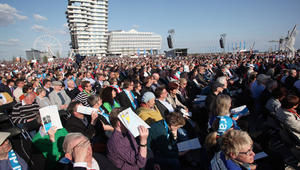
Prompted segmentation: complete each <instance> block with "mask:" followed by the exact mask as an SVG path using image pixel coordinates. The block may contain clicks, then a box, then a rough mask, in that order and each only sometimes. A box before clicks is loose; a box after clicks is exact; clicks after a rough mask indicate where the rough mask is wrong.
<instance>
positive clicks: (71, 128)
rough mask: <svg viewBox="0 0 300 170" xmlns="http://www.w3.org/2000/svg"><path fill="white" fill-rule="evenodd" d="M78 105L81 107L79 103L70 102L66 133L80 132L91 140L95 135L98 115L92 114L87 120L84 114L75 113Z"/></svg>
mask: <svg viewBox="0 0 300 170" xmlns="http://www.w3.org/2000/svg"><path fill="white" fill-rule="evenodd" d="M79 105H82V104H81V103H80V102H79V101H74V102H71V103H70V105H69V107H68V112H69V113H70V114H71V117H70V118H69V119H68V120H67V122H66V125H65V128H66V129H67V130H68V132H80V133H82V134H84V135H86V136H87V137H88V138H89V139H92V138H93V137H94V136H95V135H96V127H95V126H96V122H97V117H98V114H97V113H96V112H93V113H92V114H91V119H90V120H88V118H87V117H85V116H84V114H82V113H79V112H77V108H78V106H79Z"/></svg>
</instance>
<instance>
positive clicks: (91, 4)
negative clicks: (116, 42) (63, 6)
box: [66, 0, 108, 56]
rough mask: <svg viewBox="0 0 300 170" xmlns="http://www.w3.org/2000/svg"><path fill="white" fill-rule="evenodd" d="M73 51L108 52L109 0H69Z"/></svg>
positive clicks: (94, 53) (68, 10) (99, 54)
mask: <svg viewBox="0 0 300 170" xmlns="http://www.w3.org/2000/svg"><path fill="white" fill-rule="evenodd" d="M66 15H67V20H68V26H69V30H70V34H71V46H72V47H71V48H72V49H73V50H74V51H73V52H75V53H77V54H80V55H87V56H93V55H97V56H102V55H103V54H106V53H107V35H106V33H107V32H108V27H107V24H108V0H68V7H67V11H66Z"/></svg>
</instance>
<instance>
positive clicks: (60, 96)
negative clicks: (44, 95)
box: [49, 81, 71, 110]
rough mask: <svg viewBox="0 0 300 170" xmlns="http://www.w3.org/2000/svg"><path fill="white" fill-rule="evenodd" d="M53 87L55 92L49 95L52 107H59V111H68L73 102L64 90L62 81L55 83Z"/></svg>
mask: <svg viewBox="0 0 300 170" xmlns="http://www.w3.org/2000/svg"><path fill="white" fill-rule="evenodd" d="M52 86H53V87H54V90H53V91H52V92H51V93H50V94H49V99H50V102H51V104H52V105H57V108H58V110H66V109H67V107H68V105H69V103H70V102H71V99H70V97H69V96H68V95H67V93H66V92H65V90H64V89H62V83H61V82H60V81H53V82H52Z"/></svg>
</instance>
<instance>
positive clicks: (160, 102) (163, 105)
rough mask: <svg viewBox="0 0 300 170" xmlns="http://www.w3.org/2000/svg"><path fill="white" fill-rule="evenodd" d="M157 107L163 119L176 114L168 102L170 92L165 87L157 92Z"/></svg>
mask: <svg viewBox="0 0 300 170" xmlns="http://www.w3.org/2000/svg"><path fill="white" fill-rule="evenodd" d="M155 96H156V100H155V105H156V106H157V108H158V110H159V112H160V113H161V115H162V116H163V117H165V116H166V115H167V114H169V113H171V112H174V110H175V109H174V108H173V106H172V105H171V104H170V103H169V102H168V101H167V100H166V99H167V97H168V91H167V89H166V88H165V87H164V86H161V87H158V88H156V90H155Z"/></svg>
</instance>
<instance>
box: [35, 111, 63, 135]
mask: <svg viewBox="0 0 300 170" xmlns="http://www.w3.org/2000/svg"><path fill="white" fill-rule="evenodd" d="M39 111H40V116H41V120H42V123H43V126H44V129H45V131H46V133H47V132H48V130H49V129H50V128H51V127H52V126H55V127H56V128H57V129H62V128H63V126H62V124H61V120H60V117H59V113H58V108H57V106H56V105H52V106H46V107H43V108H41V109H39Z"/></svg>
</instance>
